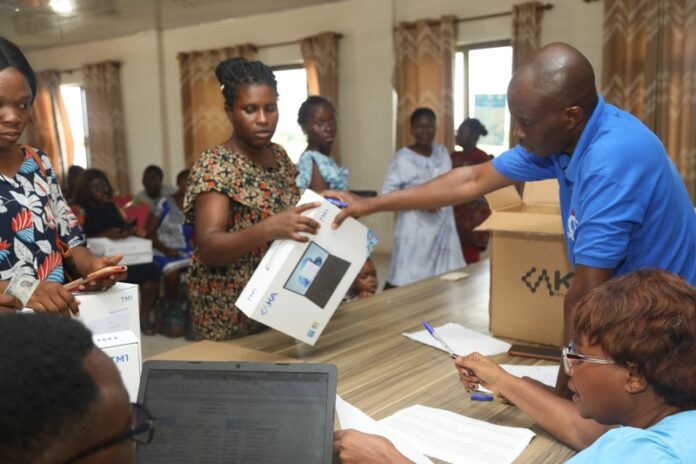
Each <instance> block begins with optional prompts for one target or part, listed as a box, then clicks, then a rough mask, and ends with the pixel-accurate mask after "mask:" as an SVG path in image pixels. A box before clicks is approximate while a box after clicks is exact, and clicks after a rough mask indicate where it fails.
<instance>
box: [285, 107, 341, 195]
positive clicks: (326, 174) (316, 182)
mask: <svg viewBox="0 0 696 464" xmlns="http://www.w3.org/2000/svg"><path fill="white" fill-rule="evenodd" d="M297 123H298V124H299V125H300V127H302V132H304V133H305V134H306V135H307V148H306V149H305V151H304V153H302V155H301V156H300V159H299V161H298V162H297V178H296V179H295V182H296V183H297V187H298V188H299V189H300V190H305V189H312V190H314V191H315V192H323V191H324V190H328V189H331V190H348V169H346V168H344V167H341V166H339V165H337V164H336V162H335V161H334V160H332V159H331V158H330V156H331V146H332V145H333V143H334V139H335V138H336V111H335V110H334V107H333V105H332V104H331V103H330V102H329V101H328V100H326V99H325V98H322V97H318V96H311V97H309V98H307V100H305V101H304V103H302V105H301V106H300V110H299V112H298V114H297Z"/></svg>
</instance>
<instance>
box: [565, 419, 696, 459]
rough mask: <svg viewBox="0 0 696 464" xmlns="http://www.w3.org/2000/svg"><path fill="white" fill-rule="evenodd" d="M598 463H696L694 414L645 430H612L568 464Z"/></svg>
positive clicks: (666, 421)
mask: <svg viewBox="0 0 696 464" xmlns="http://www.w3.org/2000/svg"><path fill="white" fill-rule="evenodd" d="M602 462H627V463H628V462H631V463H633V462H645V463H649V464H661V463H680V464H694V463H696V411H685V412H680V413H679V414H673V415H671V416H668V417H665V418H664V419H662V420H661V421H660V422H658V423H657V424H655V425H653V426H652V427H650V428H648V429H637V428H635V427H619V428H616V429H612V430H610V431H608V432H607V433H605V434H604V435H602V436H601V437H600V438H599V439H598V440H597V441H596V442H594V443H593V444H592V446H590V447H589V448H587V449H585V450H584V451H581V452H580V453H578V454H576V455H575V456H573V457H572V458H571V459H570V460H569V461H568V464H584V463H588V464H597V463H602Z"/></svg>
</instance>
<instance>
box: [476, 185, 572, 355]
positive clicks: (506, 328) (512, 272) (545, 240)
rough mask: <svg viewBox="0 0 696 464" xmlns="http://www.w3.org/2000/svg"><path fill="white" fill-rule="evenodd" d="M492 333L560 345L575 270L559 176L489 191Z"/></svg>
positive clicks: (485, 227) (485, 225) (486, 224)
mask: <svg viewBox="0 0 696 464" xmlns="http://www.w3.org/2000/svg"><path fill="white" fill-rule="evenodd" d="M486 200H488V204H489V205H490V207H491V210H492V214H491V216H490V217H489V218H488V219H487V220H486V221H485V222H484V223H483V224H481V225H480V226H479V227H478V229H480V230H489V231H491V232H492V233H491V245H490V247H491V248H490V249H491V299H490V331H491V333H492V334H494V335H497V336H501V337H507V338H512V339H517V340H524V341H527V342H534V343H541V344H546V345H555V346H560V345H561V344H562V342H563V299H564V297H565V294H566V292H567V291H568V288H569V287H570V283H571V281H572V278H573V275H574V272H573V269H572V267H571V265H570V263H569V261H568V254H567V252H566V243H565V236H564V234H563V225H562V222H561V208H560V205H559V200H558V183H557V181H556V180H547V181H541V182H529V183H527V184H526V185H525V189H524V195H523V197H522V198H520V196H519V194H518V193H517V190H516V189H515V188H514V187H507V188H504V189H501V190H498V191H496V192H493V193H491V194H489V195H486Z"/></svg>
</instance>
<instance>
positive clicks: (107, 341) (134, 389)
mask: <svg viewBox="0 0 696 464" xmlns="http://www.w3.org/2000/svg"><path fill="white" fill-rule="evenodd" d="M92 339H93V340H94V344H95V345H96V346H97V347H99V348H100V349H101V350H102V351H103V352H104V353H106V355H107V356H109V357H110V358H111V359H113V360H114V363H115V364H116V367H117V368H118V371H119V372H120V373H121V378H122V379H123V384H124V385H125V386H126V390H127V391H128V396H129V397H130V400H131V402H133V403H135V402H137V401H138V386H139V385H140V372H141V369H142V361H141V358H142V355H141V352H140V341H139V340H138V337H136V336H135V335H134V334H133V332H131V331H130V330H124V331H121V332H112V333H106V334H100V335H94V336H93V337H92Z"/></svg>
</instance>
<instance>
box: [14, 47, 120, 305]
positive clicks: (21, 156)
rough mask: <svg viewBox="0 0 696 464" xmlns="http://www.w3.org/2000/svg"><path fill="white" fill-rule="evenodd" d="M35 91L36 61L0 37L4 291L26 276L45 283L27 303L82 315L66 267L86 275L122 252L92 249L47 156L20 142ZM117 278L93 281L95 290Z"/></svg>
mask: <svg viewBox="0 0 696 464" xmlns="http://www.w3.org/2000/svg"><path fill="white" fill-rule="evenodd" d="M35 95H36V77H35V75H34V72H33V70H32V69H31V66H30V65H29V63H28V62H27V60H26V58H25V57H24V55H23V54H22V52H21V51H20V50H19V48H17V46H16V45H15V44H13V43H12V42H10V41H9V40H7V39H5V38H3V37H0V215H1V217H2V218H3V220H2V221H0V292H4V291H5V290H6V288H7V286H8V285H9V284H10V281H11V279H12V278H13V277H15V276H19V275H22V276H26V277H27V278H29V279H34V280H38V282H39V283H38V286H37V287H36V290H34V292H33V293H32V295H31V298H30V299H29V301H28V302H27V306H28V307H30V308H32V309H34V310H36V311H47V312H55V313H60V314H63V315H67V314H69V313H70V312H72V313H73V314H77V313H78V311H79V309H78V307H79V304H78V302H77V300H76V299H75V297H74V296H73V295H72V294H71V293H70V292H68V291H67V290H65V289H64V288H63V283H64V282H65V281H66V273H68V272H67V271H69V273H70V274H72V277H80V276H85V275H87V274H89V273H90V272H93V271H96V270H98V269H101V268H103V267H105V266H111V265H114V264H117V263H118V262H119V261H120V259H121V258H120V257H102V258H97V257H95V256H93V255H92V254H91V253H90V252H89V250H88V249H87V248H86V247H85V246H84V243H85V239H84V236H83V234H82V229H80V226H79V225H78V224H77V220H76V219H75V216H74V215H73V214H72V212H71V210H70V208H68V205H67V203H66V201H65V199H64V198H63V195H62V193H61V190H60V187H59V184H58V181H57V179H56V176H55V173H54V171H53V167H52V165H51V162H50V160H49V158H48V156H47V155H46V154H45V153H43V152H42V151H40V150H37V149H35V148H32V147H30V146H28V145H18V144H17V142H18V140H19V138H20V137H21V135H22V132H24V129H25V128H26V126H27V123H28V122H29V117H30V116H31V105H32V103H33V101H34V96H35ZM120 277H124V276H120ZM113 283H114V280H112V279H109V280H106V281H99V282H94V283H93V284H90V285H92V286H91V287H90V289H92V288H94V289H98V288H107V287H109V286H111V285H113ZM18 306H20V305H18Z"/></svg>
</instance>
